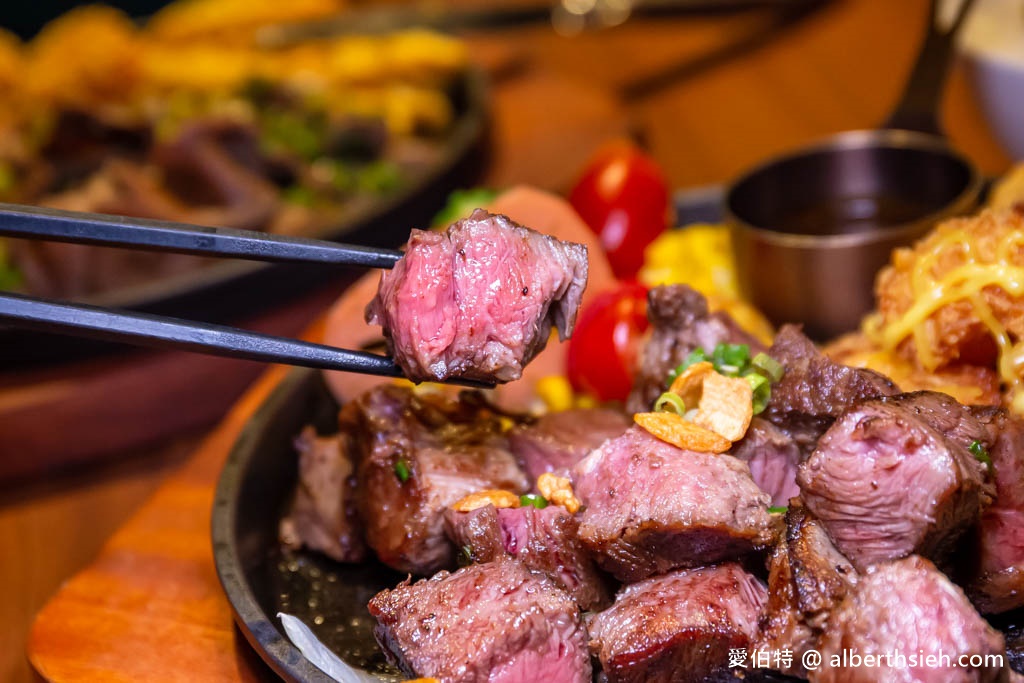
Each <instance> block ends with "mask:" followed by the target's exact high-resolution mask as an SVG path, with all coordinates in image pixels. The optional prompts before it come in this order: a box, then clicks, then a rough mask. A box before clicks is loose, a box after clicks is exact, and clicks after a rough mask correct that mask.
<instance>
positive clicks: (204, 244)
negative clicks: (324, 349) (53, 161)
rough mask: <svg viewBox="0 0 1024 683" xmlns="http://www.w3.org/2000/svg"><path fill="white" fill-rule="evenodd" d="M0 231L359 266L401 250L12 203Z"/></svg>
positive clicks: (2, 207) (386, 264)
mask: <svg viewBox="0 0 1024 683" xmlns="http://www.w3.org/2000/svg"><path fill="white" fill-rule="evenodd" d="M0 236H5V237H21V238H25V239H39V240H51V241H54V242H74V243H76V244H91V245H95V246H107V247H128V248H134V249H147V250H149V251H173V252H176V253H180V254H198V255H201V256H223V257H231V258H240V259H249V260H253V261H272V262H276V263H323V264H336V265H347V266H362V267H364V268H391V267H392V266H393V265H395V263H396V262H398V259H400V258H402V252H400V251H398V250H395V249H377V248H373V247H363V246H359V245H354V244H337V243H335V242H324V241H321V240H313V239H307V238H304V237H285V236H283V235H269V234H267V233H263V232H254V231H251V230H232V229H229V228H211V227H204V226H199V225H188V224H185V223H173V222H171V221H157V220H150V219H145V218H126V217H122V216H108V215H105V214H98V213H82V212H79V211H62V210H60V209H48V208H42V207H36V206H20V205H17V204H0Z"/></svg>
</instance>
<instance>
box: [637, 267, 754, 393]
mask: <svg viewBox="0 0 1024 683" xmlns="http://www.w3.org/2000/svg"><path fill="white" fill-rule="evenodd" d="M647 318H648V319H649V320H650V322H651V336H650V339H649V340H648V341H647V344H646V345H644V349H643V354H642V356H641V362H640V367H639V368H638V370H637V373H636V377H635V378H634V380H633V391H632V392H631V393H630V395H629V400H628V401H627V402H626V408H627V410H628V411H629V412H630V413H641V412H644V411H647V410H650V409H651V406H652V405H653V404H654V401H655V400H656V399H657V398H658V396H659V395H661V393H662V392H663V391H665V390H666V389H667V388H668V387H667V385H666V381H667V378H668V373H669V372H670V371H671V370H673V369H674V368H675V367H676V366H678V365H679V364H680V363H682V362H683V361H684V360H686V357H687V356H688V355H689V354H690V352H691V351H693V350H694V349H697V348H702V349H704V350H705V351H707V352H708V353H711V351H713V350H714V348H715V347H716V346H717V345H718V344H721V343H729V344H748V345H749V346H750V349H751V352H752V353H757V352H758V351H763V350H764V346H763V345H762V344H761V342H759V341H758V340H757V338H756V337H754V336H753V335H751V334H749V333H747V332H746V331H745V330H743V328H741V327H740V326H739V325H738V324H737V323H736V321H735V320H733V319H732V317H730V316H729V315H728V314H727V313H722V312H716V313H710V312H709V311H708V302H707V299H705V298H704V295H702V294H701V293H700V292H697V291H696V290H693V289H691V288H690V287H688V286H686V285H662V286H660V287H655V288H654V289H652V290H651V291H650V292H649V293H648V295H647Z"/></svg>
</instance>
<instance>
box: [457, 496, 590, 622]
mask: <svg viewBox="0 0 1024 683" xmlns="http://www.w3.org/2000/svg"><path fill="white" fill-rule="evenodd" d="M445 521H446V528H447V530H448V535H449V536H450V537H451V539H452V541H453V542H454V543H455V545H456V546H458V547H459V549H460V550H461V551H463V552H466V553H468V555H469V559H471V560H472V561H474V562H490V561H492V560H494V559H496V558H498V557H499V556H501V555H505V554H508V555H511V556H512V557H514V558H516V559H517V560H519V561H520V562H522V563H523V564H524V565H526V567H527V568H528V569H531V570H533V571H538V572H542V573H544V574H547V575H548V577H550V578H551V579H552V580H553V581H554V582H555V583H556V584H557V585H558V586H560V587H561V588H562V589H563V590H565V591H566V592H567V593H569V595H571V596H572V597H573V599H574V600H576V602H577V603H578V604H579V606H580V607H581V608H583V609H585V610H593V609H600V608H602V607H605V606H606V605H608V603H609V602H610V594H609V592H608V587H607V586H606V585H605V580H604V577H602V576H601V574H600V573H599V572H598V571H597V567H596V566H594V561H593V560H592V559H590V555H589V554H588V553H587V552H586V550H585V549H584V548H583V544H582V543H580V540H579V537H578V536H577V530H578V528H579V522H578V521H577V520H576V518H575V517H573V516H572V515H571V514H569V512H568V511H567V510H566V509H565V508H563V507H560V506H558V505H549V506H548V507H546V508H543V509H540V510H538V509H537V508H535V507H533V506H532V505H527V506H525V507H520V508H502V509H500V510H496V509H495V508H494V506H493V505H487V506H485V507H482V508H477V509H476V510H473V511H471V512H456V511H454V510H448V511H447V512H446V514H445Z"/></svg>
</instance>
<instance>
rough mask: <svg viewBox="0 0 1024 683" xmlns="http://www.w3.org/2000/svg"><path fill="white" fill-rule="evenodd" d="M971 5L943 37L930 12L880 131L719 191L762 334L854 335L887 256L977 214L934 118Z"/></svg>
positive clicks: (974, 193) (964, 162) (810, 152)
mask: <svg viewBox="0 0 1024 683" xmlns="http://www.w3.org/2000/svg"><path fill="white" fill-rule="evenodd" d="M971 1H972V0H966V2H964V3H963V4H962V5H961V7H960V13H959V15H958V16H957V17H956V19H955V20H954V22H953V24H952V26H951V28H949V29H947V30H946V31H940V30H939V29H938V28H937V27H936V16H935V12H936V9H935V4H933V6H932V12H931V16H930V20H931V23H930V28H929V31H928V34H927V37H926V39H925V43H924V46H923V47H922V49H921V54H920V55H919V57H918V61H917V64H916V65H915V67H914V71H913V73H912V74H911V76H910V79H909V81H908V84H907V87H906V88H905V90H904V94H903V97H902V98H901V101H900V103H899V105H898V106H897V107H896V110H895V112H894V113H893V114H892V115H891V116H890V118H889V120H888V121H887V122H886V124H885V127H884V128H883V129H881V130H864V131H851V132H847V133H840V134H839V135H836V136H833V137H831V138H828V139H827V140H825V141H823V142H821V143H819V144H817V145H814V146H811V147H808V148H806V149H802V150H799V151H796V152H793V153H790V154H787V155H785V156H782V157H778V158H776V159H774V160H771V161H769V162H767V163H765V164H764V165H762V166H759V167H757V168H755V169H754V170H752V171H750V172H748V173H747V174H746V175H744V176H742V177H741V178H740V179H739V180H737V181H736V182H735V183H734V184H733V185H732V186H731V187H730V188H729V189H728V191H727V192H726V196H725V215H726V220H727V222H728V223H729V225H730V227H731V232H732V243H733V250H734V252H735V257H736V267H737V271H738V276H739V280H740V287H741V289H742V291H743V294H744V295H745V296H746V297H747V299H748V300H749V301H750V302H751V303H753V304H754V305H755V306H757V307H758V308H759V309H760V310H761V311H763V312H764V313H765V315H767V316H768V318H769V319H770V320H771V321H772V322H773V323H775V324H777V325H778V324H782V323H785V322H800V323H803V324H804V327H805V330H806V332H807V333H808V334H809V335H810V336H811V337H813V338H815V339H819V340H824V339H829V338H831V337H834V336H836V335H839V334H842V333H844V332H848V331H851V330H853V329H855V328H856V327H857V326H858V324H859V322H860V320H861V318H862V317H863V316H864V314H865V313H867V312H868V311H870V310H871V309H872V308H873V306H874V295H873V288H874V280H875V276H876V274H877V273H878V271H879V269H880V268H882V267H883V266H884V265H885V264H886V263H887V262H888V261H889V258H890V256H891V253H892V250H893V249H894V248H896V247H900V246H905V245H908V244H910V243H912V242H913V241H914V240H915V239H917V238H919V237H921V236H922V235H924V234H925V233H926V232H927V231H928V230H929V229H931V228H932V227H934V225H935V223H936V222H938V221H941V220H943V219H945V218H949V217H952V216H955V215H958V214H963V213H966V212H968V211H970V210H971V209H972V208H973V207H974V206H976V204H977V201H978V197H979V194H980V192H981V187H982V179H981V176H980V174H979V173H978V171H977V169H975V167H974V166H973V165H972V164H971V162H970V161H969V160H968V159H967V158H966V157H964V156H963V155H962V154H960V153H958V152H957V151H956V150H954V149H953V148H952V147H951V146H950V145H949V142H948V141H947V140H946V138H945V137H944V136H943V135H942V132H941V128H940V126H939V124H938V118H937V116H936V111H937V109H938V102H939V97H940V95H941V91H942V86H943V84H944V82H945V76H946V74H947V72H948V70H949V63H950V57H951V54H952V46H953V37H954V35H955V32H956V31H957V30H958V29H959V27H960V26H961V24H962V23H963V18H964V16H965V15H966V13H967V10H968V9H969V6H970V4H971Z"/></svg>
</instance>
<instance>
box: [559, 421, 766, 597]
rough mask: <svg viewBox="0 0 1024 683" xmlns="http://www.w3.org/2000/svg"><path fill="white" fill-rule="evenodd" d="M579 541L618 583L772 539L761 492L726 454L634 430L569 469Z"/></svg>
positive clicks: (731, 554)
mask: <svg viewBox="0 0 1024 683" xmlns="http://www.w3.org/2000/svg"><path fill="white" fill-rule="evenodd" d="M573 478H574V482H575V492H576V496H577V497H578V498H579V499H580V501H581V502H582V503H583V506H584V508H583V512H582V514H581V517H580V531H579V533H580V539H581V540H582V541H583V543H584V544H585V545H586V546H587V547H588V548H589V549H590V550H591V552H593V553H594V556H595V559H596V560H597V563H598V565H599V566H600V567H601V568H602V569H605V570H606V571H608V572H610V573H612V574H613V575H614V576H615V577H616V578H618V579H620V580H622V581H638V580H640V579H643V578H645V577H648V576H651V575H652V574H658V573H662V572H666V571H669V570H671V569H676V568H678V567H694V566H700V565H704V564H710V563H713V562H719V561H721V560H726V559H732V558H738V557H740V556H742V555H744V554H746V553H749V552H750V551H752V550H753V549H755V548H759V547H763V546H767V545H768V544H770V543H771V540H772V528H771V519H770V515H769V514H768V504H769V503H770V502H771V499H770V498H769V497H768V494H766V493H764V492H763V491H761V490H760V489H759V488H757V484H755V483H754V480H753V479H751V477H750V469H749V468H748V467H747V465H746V464H745V463H743V462H740V461H739V460H737V459H736V458H734V457H732V456H730V455H712V454H708V453H695V452H692V451H684V450H681V449H679V448H676V447H675V446H673V445H671V444H668V443H665V442H664V441H660V440H658V439H656V438H655V437H653V436H651V435H650V434H648V433H647V432H646V431H644V430H643V429H640V428H639V427H632V428H630V429H629V431H627V432H626V433H625V434H623V435H622V436H620V437H618V438H617V439H612V440H610V441H606V442H605V443H604V444H603V445H601V446H600V447H599V448H597V449H596V450H595V451H594V452H592V453H591V454H590V455H588V456H587V457H586V458H584V459H583V460H581V461H580V462H579V463H578V464H577V465H576V467H575V469H574V470H573Z"/></svg>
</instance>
